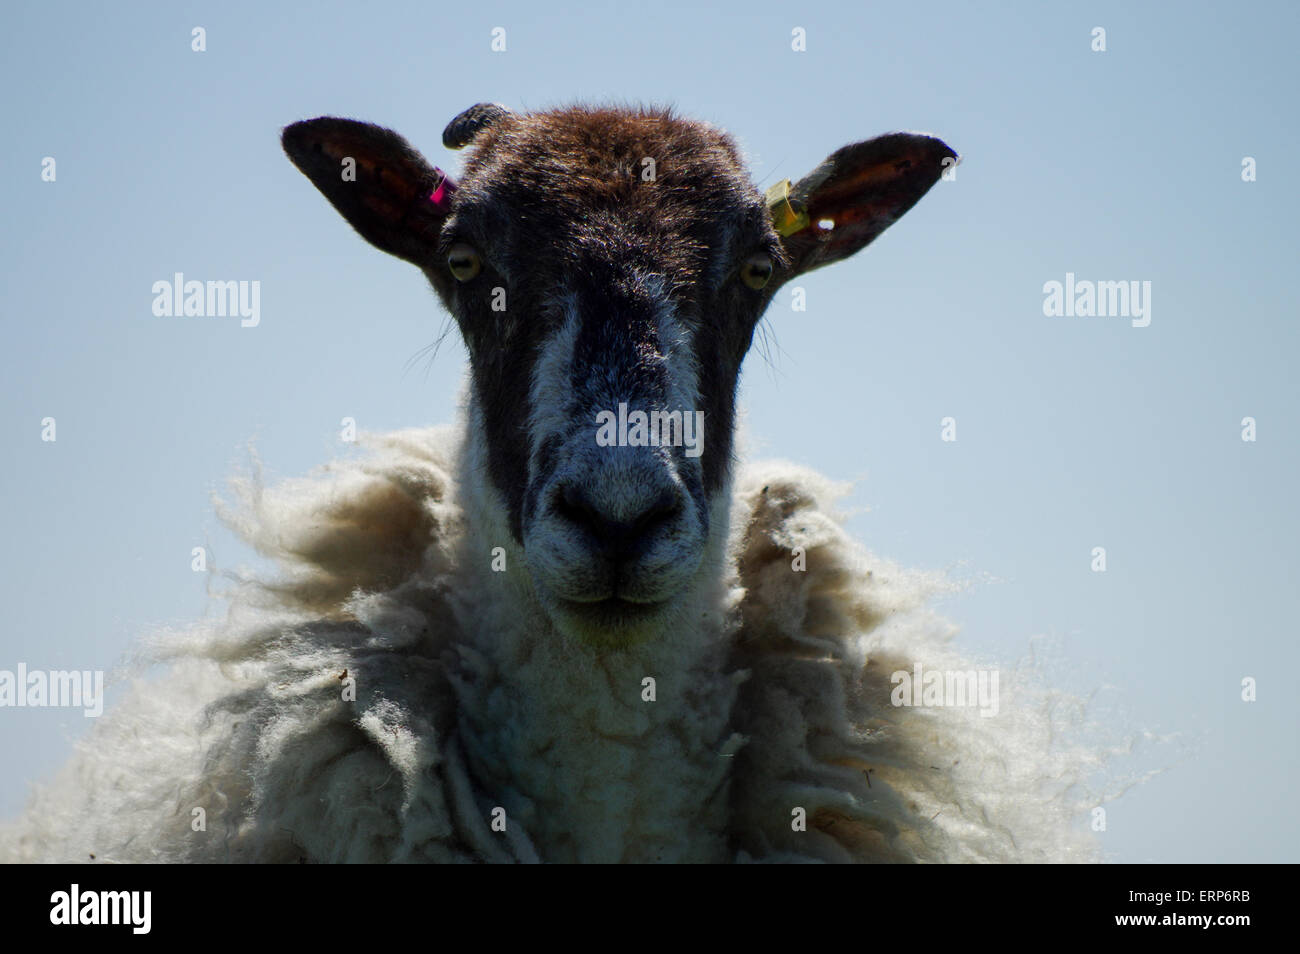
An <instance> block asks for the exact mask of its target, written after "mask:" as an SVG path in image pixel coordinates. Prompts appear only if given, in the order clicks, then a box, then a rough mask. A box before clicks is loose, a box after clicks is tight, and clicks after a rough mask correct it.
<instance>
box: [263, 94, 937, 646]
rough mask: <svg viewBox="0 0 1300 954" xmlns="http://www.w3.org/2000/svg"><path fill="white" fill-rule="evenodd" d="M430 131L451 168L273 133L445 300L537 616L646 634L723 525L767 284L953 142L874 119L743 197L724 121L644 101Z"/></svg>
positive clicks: (919, 176) (477, 119) (801, 263)
mask: <svg viewBox="0 0 1300 954" xmlns="http://www.w3.org/2000/svg"><path fill="white" fill-rule="evenodd" d="M443 138H444V143H445V144H446V145H448V146H450V147H459V146H462V145H466V144H472V146H473V152H472V154H471V155H470V157H469V160H468V162H467V163H466V168H465V172H464V175H463V177H462V178H461V180H460V182H459V183H458V184H456V183H453V182H452V180H451V179H450V178H448V177H447V176H446V175H444V174H443V173H442V172H441V171H440V170H438V169H436V168H434V167H432V166H430V165H429V164H428V163H427V162H425V160H424V159H423V158H422V157H420V156H419V154H418V153H416V152H415V150H414V149H412V148H411V147H410V146H409V145H408V144H406V142H405V141H404V140H402V139H400V137H397V136H396V135H395V134H393V133H391V132H389V131H387V130H383V129H379V128H378V127H374V126H368V125H365V124H362V123H354V122H351V121H347V120H336V119H318V120H312V121H310V122H306V123H298V124H295V125H294V126H290V127H289V128H288V129H286V131H285V136H284V144H285V149H286V151H287V152H288V154H289V156H290V158H291V159H292V160H293V161H294V162H295V164H297V165H298V166H299V168H300V169H302V170H303V171H304V172H305V173H306V174H307V175H308V176H309V177H310V178H311V179H312V181H313V182H314V183H315V184H316V185H317V187H318V188H320V189H321V191H322V192H324V193H325V195H326V196H327V197H328V198H329V199H330V200H331V201H332V202H333V203H334V205H335V206H336V207H337V208H339V210H340V211H341V212H343V214H344V215H345V216H346V217H347V218H348V220H349V221H350V222H351V223H352V224H353V226H354V227H355V228H357V230H358V231H359V232H361V234H362V235H363V236H365V237H366V238H367V239H369V240H370V241H371V242H373V243H374V244H376V245H378V246H379V247H381V248H383V249H385V250H386V251H390V252H393V253H394V254H397V255H399V256H401V257H403V258H406V259H407V260H409V261H412V262H414V263H415V264H417V265H419V266H420V267H421V268H422V269H423V270H424V271H425V273H426V275H427V276H428V277H429V279H430V281H431V282H432V284H433V286H434V288H435V289H436V290H437V291H438V293H439V295H440V296H441V298H442V299H443V301H444V303H445V304H446V306H447V307H448V309H449V310H450V311H451V313H452V314H453V315H454V316H455V319H456V321H457V323H458V325H459V327H460V331H461V334H462V336H463V338H464V340H465V343H466V345H467V347H468V349H469V353H470V367H471V380H472V399H473V405H474V406H473V409H472V410H473V413H474V419H475V420H476V421H477V422H478V424H479V430H481V433H476V434H473V435H471V437H472V438H473V439H475V440H479V441H481V442H482V458H483V459H484V460H485V462H486V471H487V473H486V477H487V479H488V480H489V481H490V484H491V489H492V490H493V491H494V497H495V499H497V500H498V501H499V506H500V509H501V511H502V515H503V518H504V519H503V521H502V524H503V526H505V527H507V528H508V532H509V534H510V536H511V537H512V540H511V541H510V543H511V546H512V548H513V549H514V550H515V552H516V553H517V554H518V555H520V556H521V557H522V562H523V564H524V566H525V567H526V570H527V573H528V576H529V578H530V581H531V585H532V587H533V590H534V592H535V593H536V596H537V599H538V601H539V602H540V604H541V606H542V608H543V610H544V611H545V613H546V614H547V615H548V616H549V617H550V619H551V620H552V622H553V623H554V624H555V626H556V627H557V628H558V629H559V630H560V631H561V632H563V633H565V634H567V635H569V636H574V637H577V638H579V639H581V640H583V641H586V642H589V643H593V644H600V645H606V646H622V645H627V644H629V643H632V642H635V641H638V640H643V639H647V638H652V637H653V636H654V634H655V633H656V632H659V631H660V630H661V629H662V627H663V626H664V625H665V624H666V622H667V621H668V620H669V619H670V617H671V611H672V609H673V607H674V605H675V604H677V603H678V602H679V601H680V598H681V597H682V596H683V594H684V593H685V592H687V591H688V590H689V589H690V588H691V586H692V585H693V583H694V581H696V580H697V579H698V578H699V577H700V576H701V572H702V570H701V568H702V565H703V563H704V560H705V555H706V553H709V552H718V551H717V547H718V545H719V543H720V541H719V540H718V539H717V538H718V537H719V536H720V535H721V534H724V533H725V532H726V528H725V527H723V526H719V524H721V523H723V521H720V520H718V519H716V517H715V515H716V514H720V513H725V510H726V505H727V499H726V498H727V495H728V487H729V472H730V463H731V457H732V436H733V424H734V413H735V393H736V386H737V383H738V378H739V374H740V367H741V362H742V360H743V358H744V356H745V353H746V352H747V351H748V349H749V347H750V343H751V340H752V337H753V332H754V328H755V325H756V324H757V322H758V320H759V318H760V317H761V315H762V313H763V311H764V309H765V308H766V307H767V304H768V303H769V301H770V300H771V298H772V295H773V293H774V292H775V290H776V289H777V288H778V287H779V286H780V285H781V284H782V283H783V282H784V281H786V280H788V279H789V278H791V277H793V276H794V275H796V274H799V273H800V272H803V271H807V270H809V269H811V268H816V267H819V266H820V265H823V264H827V263H829V262H831V261H835V260H837V259H839V258H843V257H845V256H847V255H849V254H852V253H853V252H855V251H857V249H859V248H861V247H862V246H864V245H866V244H867V243H868V242H870V241H871V239H873V238H874V237H875V236H876V235H878V234H879V233H880V232H881V231H883V229H884V228H885V227H887V226H888V225H889V224H890V223H891V222H893V221H894V219H896V218H897V217H898V216H899V215H901V214H902V213H903V212H904V211H906V209H907V208H909V207H910V206H911V205H912V204H913V203H914V202H916V200H917V199H919V198H920V196H921V195H922V194H923V193H924V192H925V191H926V190H927V189H928V188H929V187H930V185H931V184H933V182H934V181H935V180H936V179H937V178H938V176H939V174H940V173H941V171H942V168H943V163H944V161H945V159H952V158H954V154H953V153H952V151H951V150H949V149H948V148H947V147H946V146H944V145H943V144H942V143H941V142H939V141H938V140H935V139H931V138H929V137H923V136H914V135H906V134H894V135H893V136H886V137H881V138H879V139H876V140H871V141H869V142H866V143H858V144H855V145H853V146H848V147H845V148H844V149H842V150H840V151H839V152H837V153H835V154H834V155H832V156H831V157H830V158H829V159H828V160H826V162H824V163H823V164H822V165H821V166H819V167H818V169H817V170H815V171H814V172H813V173H812V174H811V175H810V176H808V177H806V178H805V179H804V180H801V181H800V183H798V184H797V185H796V186H794V188H793V190H792V191H791V190H789V189H788V188H787V189H785V190H781V189H777V190H775V191H769V194H768V195H767V196H766V197H765V196H764V195H763V194H762V193H760V192H759V191H758V190H757V189H756V188H755V186H754V185H753V184H752V182H751V181H750V179H749V177H748V175H747V174H746V172H745V170H744V166H743V163H742V161H741V158H740V155H739V152H738V150H737V149H736V147H735V145H734V144H733V142H732V141H731V139H730V138H729V137H728V136H726V135H725V134H724V133H722V132H720V131H718V130H716V129H714V128H713V127H710V126H708V125H706V124H703V123H698V122H692V121H687V120H683V119H679V118H677V117H675V116H674V115H672V114H671V112H669V111H665V110H627V109H592V108H586V107H577V108H571V109H564V110H558V111H554V112H547V113H538V114H531V115H515V114H511V113H509V112H507V111H506V110H504V109H503V108H501V107H497V106H487V105H480V106H476V107H473V108H471V109H470V110H467V111H466V112H465V113H463V114H461V115H460V116H458V117H457V118H456V119H455V120H453V121H452V123H451V124H450V125H449V126H448V127H447V129H446V131H445V132H444V137H443ZM349 161H350V162H351V169H352V173H353V174H352V178H351V179H350V180H349V179H348V178H347V176H346V173H343V174H341V170H346V169H347V168H348V162H349ZM503 542H504V541H503Z"/></svg>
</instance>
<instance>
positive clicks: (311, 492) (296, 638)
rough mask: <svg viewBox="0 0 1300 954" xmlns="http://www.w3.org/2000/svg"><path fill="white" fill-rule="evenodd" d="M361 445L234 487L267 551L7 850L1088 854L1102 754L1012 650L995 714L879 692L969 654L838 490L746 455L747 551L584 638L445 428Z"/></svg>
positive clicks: (303, 856) (43, 856) (245, 527)
mask: <svg viewBox="0 0 1300 954" xmlns="http://www.w3.org/2000/svg"><path fill="white" fill-rule="evenodd" d="M366 443H367V444H368V445H369V452H368V454H367V456H364V457H362V458H359V459H350V460H345V461H340V462H336V463H334V464H331V465H329V466H327V467H325V468H323V469H322V470H321V471H320V472H318V473H316V474H314V475H313V476H311V477H309V478H305V479H300V480H291V481H288V482H286V483H284V484H282V485H280V486H278V487H275V488H271V489H265V488H263V487H262V486H261V482H260V480H259V479H257V478H256V477H254V478H252V479H246V480H243V481H241V482H237V483H236V487H237V491H238V498H239V499H238V502H237V504H236V505H235V506H233V507H231V508H227V509H226V511H225V512H224V513H223V516H224V518H225V519H226V520H227V522H228V523H229V524H230V525H231V526H232V527H233V528H234V529H235V530H236V531H238V532H239V533H240V534H241V536H243V537H244V538H245V539H246V540H247V541H248V542H249V543H251V544H252V545H253V546H255V547H256V548H257V549H258V550H259V551H261V552H262V553H264V554H266V555H269V556H271V557H273V558H275V560H276V562H277V563H278V565H279V566H280V567H281V571H280V573H279V574H278V575H277V576H276V577H275V578H274V579H271V580H263V581H255V580H246V581H244V582H243V583H242V585H241V586H240V587H239V589H238V590H237V592H235V593H234V594H232V595H231V603H230V608H229V612H228V614H227V615H226V618H225V619H223V620H221V621H219V622H210V623H206V624H203V625H200V626H197V627H195V628H192V629H189V630H186V631H183V632H179V633H170V634H166V635H163V636H159V637H156V638H155V639H154V640H153V641H152V643H151V645H149V646H148V647H147V650H146V651H145V652H144V656H145V657H146V658H147V660H148V661H149V662H150V663H158V662H162V663H165V667H164V669H163V671H162V673H161V674H156V673H155V674H144V673H141V674H140V675H139V676H137V677H136V679H135V682H134V685H133V686H132V687H131V690H130V692H129V693H128V694H127V696H126V698H125V699H124V700H123V702H122V703H121V704H120V705H118V706H117V707H115V709H113V710H112V711H111V712H110V713H109V714H108V715H107V716H105V717H104V718H103V719H101V720H99V722H98V724H97V725H96V727H95V728H94V729H93V730H92V731H91V732H90V733H89V734H88V736H87V737H86V738H85V739H84V740H83V741H82V742H81V743H80V744H79V746H78V749H77V752H76V753H75V755H74V757H73V758H72V760H71V761H70V762H69V763H68V764H67V765H66V766H65V767H64V769H63V770H62V771H61V772H60V773H59V774H58V775H57V776H56V777H55V778H54V779H52V780H51V781H50V782H49V783H48V784H46V785H43V786H41V787H39V788H38V789H37V790H36V791H35V792H34V793H33V796H32V799H31V802H30V805H29V807H28V809H27V811H26V812H25V813H24V814H23V815H22V816H21V817H20V818H19V819H18V820H17V821H16V822H14V823H12V824H10V825H8V826H7V827H6V828H5V829H4V830H3V831H2V832H0V857H2V858H5V859H7V860H41V861H85V860H89V859H90V857H91V856H92V855H93V856H94V857H95V858H96V859H97V860H99V861H238V862H249V861H259V862H299V861H313V862H385V861H405V862H447V861H492V862H505V861H526V862H532V861H727V860H733V861H833V862H842V861H871V862H874V861H904V862H943V861H1073V860H1093V859H1094V858H1095V857H1096V848H1095V844H1094V842H1093V841H1092V839H1091V838H1089V837H1088V836H1087V835H1086V833H1084V832H1083V831H1082V829H1081V828H1080V826H1078V825H1077V824H1076V819H1077V816H1078V814H1079V811H1080V809H1081V807H1083V803H1084V801H1085V797H1084V795H1083V794H1081V793H1082V789H1081V783H1082V782H1083V780H1084V779H1085V777H1086V775H1087V774H1088V772H1089V771H1091V770H1092V769H1093V768H1095V767H1096V766H1095V764H1094V762H1093V760H1092V756H1091V755H1090V753H1089V752H1088V751H1087V750H1086V749H1084V748H1083V747H1078V746H1075V747H1072V746H1069V745H1067V744H1066V743H1065V742H1064V741H1063V734H1062V731H1061V729H1062V727H1061V726H1060V725H1059V724H1058V723H1059V717H1058V716H1057V715H1055V714H1054V713H1055V711H1056V710H1055V709H1054V707H1053V705H1052V699H1051V697H1050V696H1048V695H1047V694H1045V693H1043V692H1042V691H1040V690H1038V689H1036V688H1035V687H1034V686H1033V684H1032V680H1030V679H1026V678H1020V677H1019V676H1018V675H1017V674H1016V673H1014V672H1011V673H1009V672H1007V671H1005V670H1004V671H1003V672H1002V680H1001V700H1000V703H1001V704H1000V712H999V714H998V715H997V716H996V717H994V718H982V717H981V716H980V715H979V714H978V713H977V712H976V711H975V710H974V709H969V708H923V707H917V708H903V707H895V706H894V705H892V703H891V700H890V693H891V690H892V688H893V685H892V683H891V681H890V675H891V674H892V673H893V672H895V671H896V670H907V671H910V670H911V669H912V668H913V665H914V664H915V663H916V662H918V661H919V662H921V663H922V664H923V665H924V666H925V667H926V668H928V669H960V670H967V669H970V668H972V664H971V663H970V662H969V661H968V660H965V659H963V658H961V657H960V656H959V655H958V654H957V653H956V652H954V651H953V650H952V648H951V646H950V638H951V635H952V627H951V626H950V625H949V624H947V623H946V622H944V621H943V620H942V619H939V618H937V617H935V616H934V615H933V614H932V613H930V612H928V611H927V610H926V609H925V608H924V603H925V601H926V600H927V598H929V597H931V596H933V595H934V594H935V593H936V592H937V591H938V590H940V589H942V588H943V586H944V583H943V581H942V580H941V579H938V578H936V577H933V576H930V575H926V574H920V573H915V572H909V571H904V570H902V569H900V568H898V567H896V566H893V565H891V564H889V563H886V562H884V561H881V560H879V559H877V558H875V557H873V556H871V555H869V554H868V553H866V552H865V551H862V550H860V549H859V548H858V547H856V546H855V545H854V544H853V543H852V542H851V541H850V540H849V539H848V538H847V537H846V536H845V534H844V532H843V530H842V529H841V528H840V526H839V524H838V522H837V520H836V517H835V515H834V512H833V505H834V501H835V499H836V498H837V497H838V496H839V495H840V494H842V493H843V491H844V488H842V487H839V486H836V485H833V484H831V483H829V482H828V481H826V480H825V479H823V478H821V477H819V476H818V475H816V474H814V473H812V472H810V471H808V470H806V469H802V468H799V467H796V466H793V465H789V464H785V463H769V464H761V465H753V466H750V467H748V468H747V469H746V470H744V471H743V472H742V473H741V474H740V475H739V476H738V477H737V479H736V481H735V487H734V494H733V498H732V500H733V502H732V513H731V527H732V529H731V533H730V544H729V547H728V551H727V552H726V553H719V554H716V555H715V560H714V565H713V566H712V568H711V579H710V580H709V581H708V585H706V586H705V587H704V588H703V589H701V591H700V592H699V593H698V594H696V597H695V598H694V599H692V600H688V601H686V602H685V603H684V604H683V606H682V608H681V611H680V613H679V614H678V618H677V621H676V625H674V626H673V627H671V628H670V630H669V632H667V633H666V634H665V637H664V639H662V640H659V641H655V642H653V643H652V644H650V645H646V646H641V647H635V648H632V649H629V650H625V651H621V652H604V653H596V652H593V651H592V650H590V649H587V648H585V647H581V646H575V645H569V644H567V643H565V642H564V641H563V640H562V639H560V638H559V637H558V636H556V635H555V633H554V631H553V630H551V629H550V628H549V625H548V624H547V623H546V621H545V618H544V617H542V616H540V614H539V612H538V611H537V610H536V609H535V608H534V607H532V606H531V605H530V604H529V601H528V599H527V593H526V588H523V587H522V586H521V584H519V583H518V582H517V577H514V576H511V575H510V574H493V573H492V572H491V570H490V569H488V567H489V559H488V557H487V554H488V553H489V552H490V548H491V544H490V541H489V540H486V539H484V538H483V535H482V534H480V533H477V532H476V526H475V518H474V516H473V512H474V508H473V506H472V504H471V503H470V502H468V501H466V500H458V493H457V491H458V488H462V487H465V486H466V479H467V477H469V476H470V473H469V472H470V471H471V470H472V463H467V462H466V461H465V460H464V459H463V456H462V454H461V452H460V445H459V441H458V440H457V439H456V438H455V436H454V435H453V433H452V432H450V431H446V430H409V431H402V432H398V433H394V434H389V435H383V436H376V437H368V438H366ZM479 529H481V528H479ZM797 548H801V549H797ZM799 552H802V553H803V554H804V560H805V561H806V569H804V570H802V571H797V570H795V569H793V568H792V561H793V559H794V557H793V556H792V554H797V553H799ZM512 581H513V582H512ZM646 677H653V678H654V680H655V690H656V697H655V699H654V701H646V699H645V698H644V693H645V690H644V685H645V684H644V682H643V680H645V679H646ZM352 681H355V700H354V701H353V700H351V699H348V698H345V696H346V695H347V694H346V693H345V692H344V691H343V689H344V687H346V686H347V685H349V684H351V682H352ZM200 809H201V810H202V811H199V810H200ZM801 812H802V816H803V817H804V818H806V825H804V826H801V825H799V824H798V819H799V817H800V813H801ZM502 828H504V830H501V829H502ZM800 829H802V830H800Z"/></svg>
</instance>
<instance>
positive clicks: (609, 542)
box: [553, 483, 683, 556]
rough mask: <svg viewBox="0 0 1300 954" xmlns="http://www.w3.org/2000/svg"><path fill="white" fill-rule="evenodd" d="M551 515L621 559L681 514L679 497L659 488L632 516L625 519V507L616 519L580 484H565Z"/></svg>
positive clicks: (675, 493)
mask: <svg viewBox="0 0 1300 954" xmlns="http://www.w3.org/2000/svg"><path fill="white" fill-rule="evenodd" d="M553 506H554V511H555V513H556V514H557V515H558V516H560V517H562V518H563V519H565V520H567V521H568V522H569V523H572V524H574V525H576V526H578V527H581V528H582V529H583V530H584V531H586V532H587V533H588V534H589V535H590V536H591V537H592V538H594V539H595V541H596V542H597V543H598V544H599V545H600V546H602V547H604V548H606V549H608V550H610V551H611V552H612V553H614V554H615V555H619V556H622V555H624V554H625V553H627V551H629V550H630V549H632V547H633V546H635V545H636V544H637V543H638V542H640V541H641V540H644V539H645V538H646V537H648V536H649V535H650V534H651V533H652V532H653V531H654V530H655V529H656V528H658V527H659V526H661V525H662V524H665V523H667V522H669V521H670V520H672V519H673V518H675V517H677V516H678V515H679V514H680V513H681V512H682V506H683V504H682V500H681V495H680V494H679V493H678V492H677V491H676V489H675V488H663V489H662V490H661V491H659V492H658V493H656V494H655V495H654V496H652V497H648V498H647V499H645V500H643V501H640V502H639V509H638V511H637V512H636V514H635V516H633V517H631V518H630V519H629V518H627V517H626V510H627V509H628V508H626V507H623V508H620V509H622V510H623V511H624V513H621V514H620V515H619V516H618V517H614V516H611V515H610V514H609V513H608V512H607V511H606V510H604V509H603V508H602V506H601V502H598V501H597V499H594V498H593V495H591V494H589V493H588V492H587V490H586V489H585V488H584V487H583V485H581V484H579V483H570V484H566V485H565V486H564V487H562V488H561V489H560V491H559V492H558V493H557V494H556V495H555V498H554V504H553Z"/></svg>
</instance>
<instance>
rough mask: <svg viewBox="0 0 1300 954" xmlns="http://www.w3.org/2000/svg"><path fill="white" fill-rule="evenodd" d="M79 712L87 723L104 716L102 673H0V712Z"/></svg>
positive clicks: (23, 665) (23, 667)
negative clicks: (34, 710) (11, 710)
mask: <svg viewBox="0 0 1300 954" xmlns="http://www.w3.org/2000/svg"><path fill="white" fill-rule="evenodd" d="M3 707H12V708H15V709H22V708H33V709H41V708H49V709H81V710H82V715H84V716H85V717H86V718H87V719H95V718H98V717H99V716H101V715H103V714H104V673H103V671H102V670H98V669H96V670H93V671H92V670H90V669H86V670H79V669H71V670H68V669H51V670H49V671H45V670H42V669H33V670H30V671H29V670H28V669H27V664H26V663H19V664H18V669H17V671H16V672H15V671H13V670H10V669H0V708H3Z"/></svg>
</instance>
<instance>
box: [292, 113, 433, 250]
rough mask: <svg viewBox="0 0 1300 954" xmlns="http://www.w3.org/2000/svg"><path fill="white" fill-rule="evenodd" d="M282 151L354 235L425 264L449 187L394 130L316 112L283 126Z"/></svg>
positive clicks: (431, 247) (431, 248)
mask: <svg viewBox="0 0 1300 954" xmlns="http://www.w3.org/2000/svg"><path fill="white" fill-rule="evenodd" d="M280 141H281V143H282V144H283V145H284V151H285V154H286V155H287V156H288V157H289V159H290V160H291V161H292V162H293V164H294V165H295V166H297V167H298V168H299V170H301V171H302V173H303V175H305V176H306V177H307V178H308V179H310V180H311V181H312V185H314V186H316V188H317V189H320V191H321V192H322V194H324V196H325V198H327V199H329V200H330V202H331V204H333V206H334V208H336V209H338V210H339V212H340V213H341V214H342V215H343V217H344V218H345V219H347V220H348V223H349V224H350V225H351V226H352V227H353V228H354V229H356V230H357V231H358V232H359V233H361V236H362V238H364V239H366V240H367V241H368V242H370V243H371V244H372V245H375V246H376V247H378V248H381V249H383V250H384V251H385V252H388V253H390V254H392V255H396V256H397V257H398V258H403V259H406V260H407V261H408V262H414V263H415V264H416V265H420V266H425V265H427V264H428V263H429V261H430V259H431V258H432V256H433V252H434V249H435V248H436V247H437V244H438V233H439V231H440V230H441V229H442V223H443V221H444V220H445V219H446V217H447V213H448V210H449V205H450V199H451V195H452V192H453V191H454V190H455V184H454V183H453V182H452V181H451V179H449V178H448V177H447V175H446V173H444V172H443V171H442V170H441V169H438V168H437V167H435V166H431V165H430V164H429V163H428V161H427V160H425V158H424V157H423V156H422V155H420V153H419V152H417V151H416V150H415V149H414V148H413V147H412V146H411V144H410V143H408V142H407V141H406V140H405V139H403V138H402V137H401V136H399V135H397V133H395V132H393V131H392V130H390V129H384V128H382V127H380V126H372V125H370V124H369V123H359V122H355V121H354V120H351V119H334V118H331V117H321V118H320V119H310V120H307V121H305V122H300V123H294V124H293V125H292V126H287V127H285V130H284V134H283V135H282V136H281V140H280Z"/></svg>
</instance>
